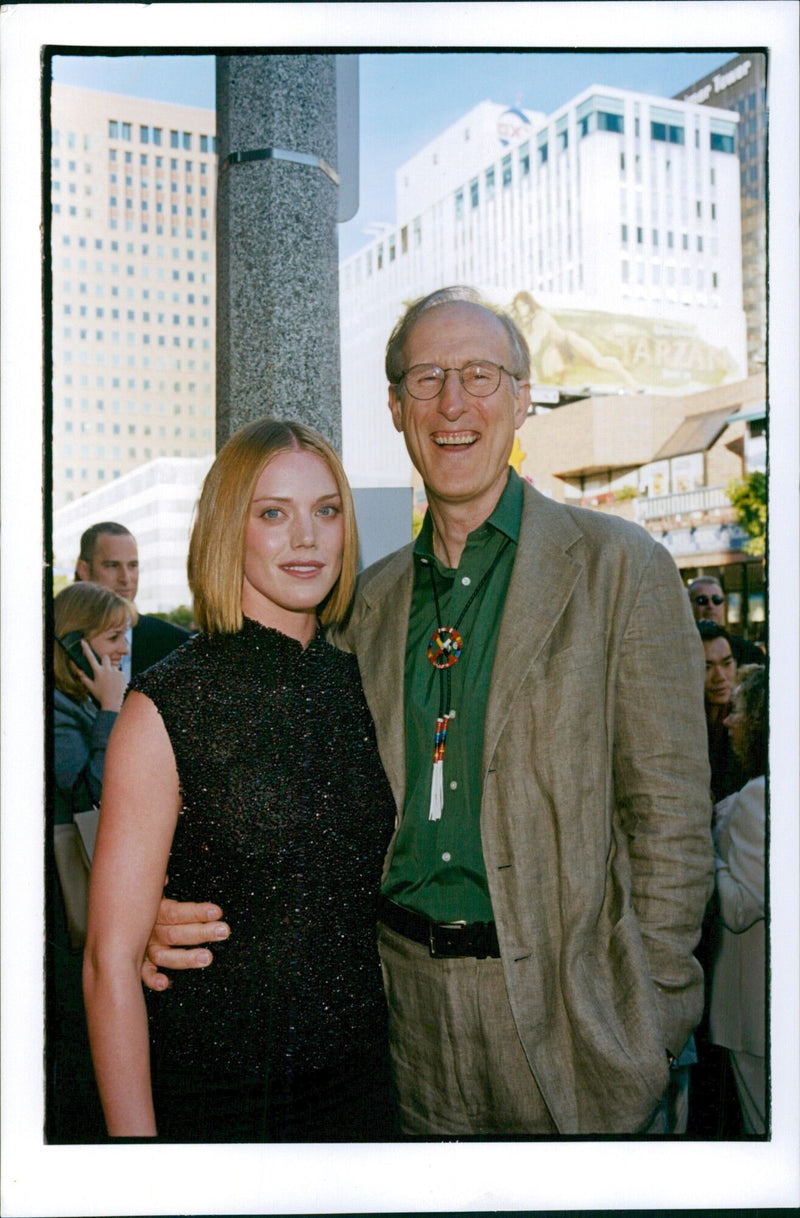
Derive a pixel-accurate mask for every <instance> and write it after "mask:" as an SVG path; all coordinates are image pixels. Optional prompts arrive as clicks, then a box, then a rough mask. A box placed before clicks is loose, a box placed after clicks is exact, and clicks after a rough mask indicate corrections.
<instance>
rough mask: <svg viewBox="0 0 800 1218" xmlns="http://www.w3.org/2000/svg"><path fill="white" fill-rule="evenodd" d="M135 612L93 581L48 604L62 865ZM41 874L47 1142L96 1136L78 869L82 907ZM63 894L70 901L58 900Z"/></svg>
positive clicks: (111, 707) (97, 781) (92, 780)
mask: <svg viewBox="0 0 800 1218" xmlns="http://www.w3.org/2000/svg"><path fill="white" fill-rule="evenodd" d="M136 620H137V613H136V609H135V608H134V606H133V605H132V604H131V603H130V602H129V601H127V600H124V599H123V598H122V597H121V596H117V594H116V593H115V592H112V591H111V590H110V589H109V588H103V587H101V586H100V585H99V584H93V583H76V584H70V586H69V587H68V588H64V590H63V591H62V592H59V594H58V596H56V598H55V600H54V602H53V627H54V633H55V639H54V641H53V685H54V689H53V707H54V716H53V773H54V791H53V793H54V805H55V806H54V825H55V834H56V839H57V841H58V848H57V859H58V865H59V866H64V867H67V868H69V865H70V859H71V857H72V855H71V851H72V850H74V848H75V844H76V843H77V838H75V834H76V830H75V828H74V827H73V815H74V814H75V813H76V812H77V813H81V812H86V811H88V810H89V809H91V808H92V807H94V806H95V805H96V804H99V802H100V793H101V790H102V785H103V768H104V765H105V756H106V746H107V745H108V740H109V736H110V734H111V729H112V727H113V726H114V723H115V722H116V719H117V715H118V713H119V710H120V707H121V706H122V699H123V697H124V695H125V677H124V675H123V673H122V671H121V669H120V662H121V660H122V657H123V656H124V655H127V653H128V643H127V641H126V631H127V628H128V625H129V624H133V623H135V622H136ZM67 827H68V828H67ZM70 833H71V835H72V837H70ZM73 839H74V840H73ZM50 876H51V878H50V881H49V883H48V898H49V905H50V916H49V920H48V921H49V927H50V940H49V941H50V969H49V978H50V984H49V986H48V1018H47V1045H48V1059H49V1063H50V1069H49V1071H48V1078H49V1083H50V1092H49V1096H48V1106H47V1108H48V1119H47V1136H48V1140H49V1141H51V1142H71V1141H82V1140H85V1139H86V1138H87V1137H92V1136H96V1135H102V1119H101V1116H100V1108H99V1103H98V1099H97V1091H96V1088H95V1085H94V1079H93V1074H92V1067H91V1060H90V1057H89V1044H88V1041H87V1038H86V1020H85V1016H84V1010H83V996H82V992H81V956H82V947H83V936H84V934H85V930H86V926H85V917H86V910H85V870H82V871H81V870H80V869H79V873H78V879H79V880H80V881H82V883H83V908H79V905H80V896H81V893H80V890H79V889H80V885H78V887H77V888H75V887H73V886H70V887H69V888H68V889H67V890H65V888H64V887H63V886H62V883H61V879H60V878H59V872H58V870H57V868H56V867H55V866H54V867H53V869H52V870H51V872H50ZM68 878H69V876H68V875H66V876H65V880H66V879H68ZM70 894H74V900H69V899H68V898H69V896H70Z"/></svg>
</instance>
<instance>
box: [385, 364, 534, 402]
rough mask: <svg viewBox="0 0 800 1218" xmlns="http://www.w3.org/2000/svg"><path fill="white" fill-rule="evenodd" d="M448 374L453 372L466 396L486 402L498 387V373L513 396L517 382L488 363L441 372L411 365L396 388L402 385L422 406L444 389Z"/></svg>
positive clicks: (430, 366)
mask: <svg viewBox="0 0 800 1218" xmlns="http://www.w3.org/2000/svg"><path fill="white" fill-rule="evenodd" d="M448 372H457V373H458V379H459V381H460V382H461V384H462V385H463V387H464V388H465V389H466V391H467V393H469V394H471V395H472V397H474V398H488V397H489V395H490V394H491V393H494V392H495V390H496V389H497V388H498V386H499V384H500V379H501V375H502V373H504V372H505V374H506V376H510V377H511V379H512V381H513V382H514V392H515V393H516V390H517V378H516V377H515V375H514V373H513V372H509V370H508V368H504V367H503V365H502V364H493V363H491V362H490V361H489V360H483V359H482V360H472V361H471V363H469V364H464V366H463V368H441V367H440V366H439V365H438V364H415V365H414V367H413V368H407V369H406V370H405V372H403V373H401V375H400V380H398V381H397V384H398V385H399V384H400V383H401V382H403V381H404V382H405V386H406V389H407V390H408V392H409V393H410V394H411V396H412V398H417V400H418V401H421V402H426V401H429V400H430V398H435V397H438V395H439V394H440V393H441V392H442V390H443V389H444V383H445V380H446V379H447V374H448Z"/></svg>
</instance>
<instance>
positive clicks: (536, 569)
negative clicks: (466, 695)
mask: <svg viewBox="0 0 800 1218" xmlns="http://www.w3.org/2000/svg"><path fill="white" fill-rule="evenodd" d="M524 495H525V498H524V502H523V508H522V522H521V526H520V535H519V543H518V546H517V555H516V559H515V561H514V570H513V572H512V575H511V581H510V583H509V586H508V592H507V594H506V604H505V609H504V610H503V620H502V622H501V625H500V634H499V636H498V640H497V650H496V651H495V659H494V667H493V669H492V681H491V688H490V691H489V701H488V704H487V707H486V724H485V728H484V741H483V758H484V771H485V768H486V766H487V765H488V762H489V759H490V758H491V757H492V755H493V754H494V751H495V749H496V747H497V742H498V740H499V737H500V734H501V732H502V730H503V727H504V726H505V723H506V721H507V719H508V715H509V712H510V710H511V707H512V706H513V704H514V701H515V699H516V697H517V694H518V692H519V689H520V686H521V685H522V682H523V681H524V680H525V677H526V676H527V674H528V672H529V670H530V667H531V665H532V664H533V663H534V662H535V660H536V658H537V657H538V655H539V653H540V652H541V650H542V648H543V647H544V645H545V643H546V642H547V640H548V638H549V637H550V634H551V633H552V630H553V627H554V626H555V624H556V622H557V621H558V619H559V618H560V617H561V615H562V613H563V612H564V609H565V608H566V605H567V602H568V600H569V598H570V596H571V595H572V589H573V588H574V586H575V583H576V581H577V579H578V576H579V574H580V570H581V563H580V559H578V558H575V557H573V556H572V554H570V552H569V551H570V549H571V548H572V547H574V545H575V543H576V542H577V541H578V540H579V539H580V538H581V532H580V530H579V529H578V527H577V526H576V525H575V524H574V522H573V521H572V518H571V517H570V516H568V515H567V514H566V513H565V512H563V511H562V510H560V509H558V508H554V507H553V505H551V504H550V502H549V500H547V499H546V498H545V497H544V496H543V495H540V494H539V493H538V492H537V491H534V490H533V489H532V488H531V487H530V486H528V485H527V484H526V485H525V487H524Z"/></svg>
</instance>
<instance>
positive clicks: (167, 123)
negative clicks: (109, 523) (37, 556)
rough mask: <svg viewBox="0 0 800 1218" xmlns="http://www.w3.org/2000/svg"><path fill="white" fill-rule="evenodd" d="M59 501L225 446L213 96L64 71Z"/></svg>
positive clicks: (56, 344) (58, 264)
mask: <svg viewBox="0 0 800 1218" xmlns="http://www.w3.org/2000/svg"><path fill="white" fill-rule="evenodd" d="M50 122H51V147H52V154H51V183H50V184H51V217H52V227H51V273H52V299H51V310H52V311H51V335H52V357H53V377H52V423H53V445H52V463H53V504H54V506H55V507H56V508H58V507H59V506H61V505H63V504H66V503H69V502H70V501H72V500H75V499H77V498H79V497H80V496H81V495H85V494H86V493H87V492H89V491H93V490H95V489H96V488H98V487H101V486H104V485H106V484H107V483H111V482H113V481H114V480H115V479H118V478H120V477H121V476H122V475H123V474H125V473H126V472H128V471H130V470H132V469H134V468H135V467H137V466H139V465H141V464H143V463H144V462H147V461H150V460H153V459H156V458H159V457H196V456H200V455H204V454H210V453H211V452H213V448H214V400H215V308H216V306H215V257H214V236H215V221H214V204H215V188H216V174H217V164H216V162H217V158H216V135H215V132H216V115H215V113H214V111H213V110H204V109H195V108H192V107H188V106H179V105H170V104H168V103H165V102H156V101H150V100H145V99H141V98H135V97H124V96H121V95H118V94H111V93H101V92H98V91H95V90H91V89H78V88H73V87H71V86H67V85H60V84H54V85H53V87H52V95H51V115H50Z"/></svg>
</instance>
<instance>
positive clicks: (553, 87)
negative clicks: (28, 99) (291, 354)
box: [53, 48, 738, 257]
mask: <svg viewBox="0 0 800 1218" xmlns="http://www.w3.org/2000/svg"><path fill="white" fill-rule="evenodd" d="M736 54H738V48H731V49H730V50H728V51H651V52H639V51H631V52H616V51H599V52H591V51H587V52H572V51H568V52H536V51H530V52H524V53H504V52H496V53H483V52H472V53H466V54H465V53H461V52H442V53H430V52H412V53H409V52H398V53H394V52H384V53H382V54H367V55H362V56H361V62H360V149H361V168H360V192H361V193H360V206H359V210H358V212H357V214H356V216H355V217H354V218H353V219H352V220H350V221H348V222H347V223H346V224H342V225H340V228H339V244H340V252H341V255H342V257H348V256H349V255H350V254H352V253H354V252H355V251H356V250H357V249H359V248H360V247H361V246H362V245H364V244H365V243H366V242H367V241H368V240H369V238H368V236H367V235H366V234H365V229H366V228H367V226H368V225H369V224H371V223H375V222H387V223H392V222H393V221H394V171H395V170H396V169H397V168H399V166H400V165H401V164H403V162H404V161H406V160H408V158H409V157H410V156H412V155H413V154H414V153H415V152H417V151H418V150H419V149H420V148H422V147H424V145H425V144H426V143H428V142H429V141H430V140H432V139H433V138H434V136H435V135H437V133H438V132H440V131H442V130H443V129H444V128H445V127H447V126H449V125H450V124H451V123H453V122H455V120H456V119H457V118H458V117H459V116H460V115H461V114H464V113H465V112H466V111H467V110H469V109H471V107H472V106H475V105H477V103H478V102H480V101H483V100H484V99H486V98H489V99H490V100H492V101H496V102H501V103H503V104H505V105H514V104H519V105H521V106H523V107H524V108H526V109H529V110H542V111H545V112H546V113H548V112H550V111H551V110H554V109H556V107H557V106H560V105H561V104H562V103H563V102H565V101H568V100H569V98H570V97H573V96H574V95H575V94H576V93H579V92H580V91H581V90H582V89H585V88H586V87H587V86H588V85H592V84H599V85H616V86H618V87H620V88H624V89H635V90H637V91H639V92H643V93H655V94H658V95H660V96H664V97H670V96H672V95H673V94H675V93H677V92H678V91H679V90H681V89H683V88H685V87H686V86H687V85H690V84H692V83H693V82H694V81H696V80H699V79H700V78H701V77H703V76H705V75H706V74H707V73H708V72H712V71H714V70H716V69H717V68H719V67H721V66H722V64H724V63H727V62H728V60H730V59H732V58H733V57H734V56H735V55H736ZM53 75H54V78H55V79H56V80H58V81H60V82H61V83H64V84H73V85H81V86H83V87H86V88H93V89H101V90H104V91H108V92H117V93H126V94H131V95H133V96H137V97H154V98H159V99H163V100H164V101H171V102H180V103H182V104H184V105H191V106H207V107H210V108H213V107H214V104H215V101H214V60H213V59H212V58H211V57H210V56H208V55H188V54H187V55H169V56H158V55H138V56H121V57H115V56H103V55H94V56H82V55H75V56H58V57H56V58H55V59H54V61H53Z"/></svg>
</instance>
